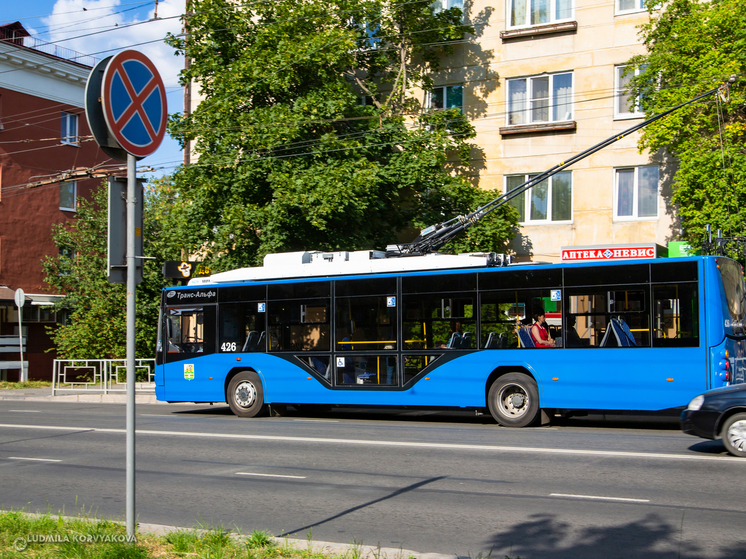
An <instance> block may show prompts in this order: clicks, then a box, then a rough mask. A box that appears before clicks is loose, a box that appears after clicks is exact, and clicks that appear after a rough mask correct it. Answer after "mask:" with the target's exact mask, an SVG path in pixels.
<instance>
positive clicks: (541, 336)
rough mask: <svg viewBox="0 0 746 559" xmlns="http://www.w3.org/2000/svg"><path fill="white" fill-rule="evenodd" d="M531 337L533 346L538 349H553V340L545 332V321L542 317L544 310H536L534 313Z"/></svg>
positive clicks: (544, 317)
mask: <svg viewBox="0 0 746 559" xmlns="http://www.w3.org/2000/svg"><path fill="white" fill-rule="evenodd" d="M531 337H532V338H533V339H534V345H536V347H538V348H542V349H544V348H547V347H555V343H554V340H553V339H552V337H551V336H550V335H549V332H548V331H547V319H546V316H544V309H541V308H539V309H536V311H535V312H534V325H533V326H532V327H531Z"/></svg>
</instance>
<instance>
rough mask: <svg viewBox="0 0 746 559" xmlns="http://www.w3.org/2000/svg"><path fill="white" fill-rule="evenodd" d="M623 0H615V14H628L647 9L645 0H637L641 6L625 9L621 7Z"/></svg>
mask: <svg viewBox="0 0 746 559" xmlns="http://www.w3.org/2000/svg"><path fill="white" fill-rule="evenodd" d="M621 1H622V0H614V15H617V16H619V15H627V14H638V13H640V12H644V11H646V10H647V8H646V7H645V0H636V2H637V4H638V6H641V7H636V8H631V9H629V10H623V9H622V8H620V7H619V6H620V3H621Z"/></svg>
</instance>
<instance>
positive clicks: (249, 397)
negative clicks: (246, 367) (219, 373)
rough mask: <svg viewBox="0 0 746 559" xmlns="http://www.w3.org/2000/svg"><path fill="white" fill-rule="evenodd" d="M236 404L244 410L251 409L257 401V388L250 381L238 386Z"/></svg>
mask: <svg viewBox="0 0 746 559" xmlns="http://www.w3.org/2000/svg"><path fill="white" fill-rule="evenodd" d="M235 394H236V404H238V405H239V406H241V407H242V408H250V407H251V406H252V405H253V404H254V402H255V401H256V387H254V384H253V383H251V382H249V381H243V382H241V383H240V384H239V385H238V386H236V392H235Z"/></svg>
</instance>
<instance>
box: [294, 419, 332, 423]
mask: <svg viewBox="0 0 746 559" xmlns="http://www.w3.org/2000/svg"><path fill="white" fill-rule="evenodd" d="M293 421H304V422H306V423H339V421H337V420H336V419H293Z"/></svg>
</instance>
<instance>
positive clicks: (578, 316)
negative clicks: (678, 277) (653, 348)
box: [565, 285, 650, 347]
mask: <svg viewBox="0 0 746 559" xmlns="http://www.w3.org/2000/svg"><path fill="white" fill-rule="evenodd" d="M647 289H648V288H647V285H646V286H634V287H628V286H600V287H582V288H571V289H566V290H565V305H566V306H565V313H566V316H567V321H568V328H569V325H570V324H571V323H572V322H573V321H574V322H575V326H574V328H575V331H576V332H577V334H578V338H579V341H578V340H576V343H577V345H576V346H575V347H578V346H580V347H650V313H649V309H648V306H647V304H646V299H647Z"/></svg>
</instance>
